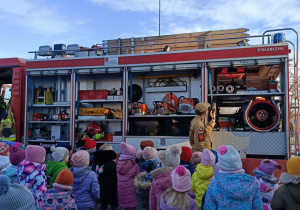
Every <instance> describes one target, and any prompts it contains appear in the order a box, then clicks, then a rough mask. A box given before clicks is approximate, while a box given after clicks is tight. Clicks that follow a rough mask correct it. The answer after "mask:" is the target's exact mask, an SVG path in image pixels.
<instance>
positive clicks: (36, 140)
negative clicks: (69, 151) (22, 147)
mask: <svg viewBox="0 0 300 210" xmlns="http://www.w3.org/2000/svg"><path fill="white" fill-rule="evenodd" d="M27 141H31V142H40V143H56V142H68V143H69V142H70V141H67V140H57V141H52V140H46V139H30V140H27Z"/></svg>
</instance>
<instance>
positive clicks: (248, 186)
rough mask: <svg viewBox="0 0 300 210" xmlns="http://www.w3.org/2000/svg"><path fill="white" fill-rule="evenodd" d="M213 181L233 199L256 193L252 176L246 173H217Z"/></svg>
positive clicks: (243, 198) (247, 196)
mask: <svg viewBox="0 0 300 210" xmlns="http://www.w3.org/2000/svg"><path fill="white" fill-rule="evenodd" d="M215 181H216V183H217V187H218V188H219V189H220V190H221V191H223V192H224V194H225V195H226V196H227V197H228V198H230V199H233V200H245V199H247V198H249V197H250V196H251V195H253V193H257V192H256V191H255V188H257V185H256V183H255V181H254V178H253V177H251V176H249V175H247V174H227V173H218V175H217V176H216V179H215Z"/></svg>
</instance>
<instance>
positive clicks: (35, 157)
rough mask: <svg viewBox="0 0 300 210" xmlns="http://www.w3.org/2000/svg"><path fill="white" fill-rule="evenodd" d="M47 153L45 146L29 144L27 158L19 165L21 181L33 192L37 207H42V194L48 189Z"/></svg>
mask: <svg viewBox="0 0 300 210" xmlns="http://www.w3.org/2000/svg"><path fill="white" fill-rule="evenodd" d="M45 155H46V150H45V148H44V147H41V146H37V145H28V146H27V147H26V148H25V156H26V159H25V160H23V161H21V162H20V163H19V165H18V167H17V175H18V176H19V183H20V184H21V185H23V186H25V187H27V188H28V189H29V190H30V191H31V192H32V194H33V196H34V198H35V200H36V204H35V206H36V207H37V208H40V207H41V205H42V199H41V196H42V195H43V193H44V192H46V191H47V177H46V174H45V169H46V164H44V162H45Z"/></svg>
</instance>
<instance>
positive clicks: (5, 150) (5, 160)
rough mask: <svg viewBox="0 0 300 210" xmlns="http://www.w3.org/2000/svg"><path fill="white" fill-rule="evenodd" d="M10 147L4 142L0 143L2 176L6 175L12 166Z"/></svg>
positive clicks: (0, 173) (0, 169)
mask: <svg viewBox="0 0 300 210" xmlns="http://www.w3.org/2000/svg"><path fill="white" fill-rule="evenodd" d="M9 150H10V146H9V145H8V144H6V143H4V142H0V175H3V174H5V172H6V170H7V168H8V167H10V166H11V163H10V161H9V154H10V153H9Z"/></svg>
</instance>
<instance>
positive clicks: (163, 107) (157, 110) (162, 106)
mask: <svg viewBox="0 0 300 210" xmlns="http://www.w3.org/2000/svg"><path fill="white" fill-rule="evenodd" d="M153 105H154V114H155V115H169V114H175V113H176V110H175V109H174V108H172V107H171V104H170V103H167V102H162V101H153Z"/></svg>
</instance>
